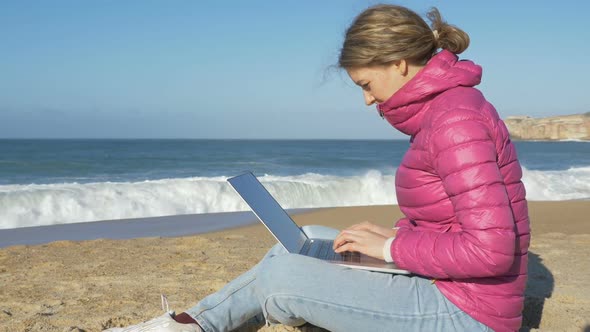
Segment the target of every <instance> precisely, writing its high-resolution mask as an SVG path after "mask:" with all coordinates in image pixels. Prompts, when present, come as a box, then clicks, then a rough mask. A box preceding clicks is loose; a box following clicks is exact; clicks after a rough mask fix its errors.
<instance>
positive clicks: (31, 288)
mask: <svg viewBox="0 0 590 332" xmlns="http://www.w3.org/2000/svg"><path fill="white" fill-rule="evenodd" d="M529 207H530V216H531V223H532V228H533V240H532V245H531V248H530V253H531V254H530V263H529V271H530V277H529V286H528V288H527V293H526V294H527V299H526V306H525V310H524V313H525V319H524V322H523V329H522V330H524V331H528V330H530V329H531V328H532V329H534V330H537V329H538V330H540V331H590V285H588V279H589V278H588V276H589V275H590V260H589V256H590V220H589V219H590V202H589V201H566V202H531V203H530V205H529ZM400 216H401V213H400V211H399V209H398V208H397V207H396V206H372V207H350V208H348V207H347V208H331V209H322V210H318V211H313V212H310V213H306V214H301V215H297V216H296V217H295V219H296V221H297V222H298V223H299V224H301V225H305V224H323V225H328V226H332V227H336V228H342V227H345V226H347V225H350V224H353V223H356V222H359V221H363V220H371V221H373V222H376V223H380V224H383V225H391V224H392V223H393V221H395V220H397V219H398V218H399V217H400ZM274 243H275V240H274V239H273V238H272V236H271V235H270V234H269V233H268V231H266V229H265V228H263V227H262V226H259V225H256V226H250V227H243V228H235V229H231V230H227V231H223V232H217V233H209V234H202V235H198V236H187V237H178V238H144V239H132V240H93V241H80V242H75V241H60V242H53V243H50V244H46V245H35V246H13V247H8V248H4V249H0V285H1V288H0V289H1V290H0V331H10V332H13V331H60V332H61V331H100V330H102V329H104V328H108V327H112V326H125V325H128V324H132V323H137V322H140V321H143V320H145V319H148V318H152V317H155V316H157V315H160V314H161V309H160V294H161V293H164V294H167V295H168V299H169V301H170V305H171V306H172V307H173V308H175V309H176V310H177V311H182V310H184V309H186V308H188V307H191V306H192V305H194V303H195V302H196V301H197V300H199V299H200V298H202V297H204V296H205V295H207V294H209V293H211V292H214V291H215V290H217V289H219V288H221V287H222V286H223V285H224V284H225V283H227V282H228V281H230V280H231V279H233V278H234V277H236V276H237V275H239V274H240V273H242V272H244V271H246V270H247V269H248V268H250V267H251V266H253V265H254V264H255V263H256V262H257V261H258V260H259V259H260V258H261V257H262V256H263V255H264V253H265V252H266V250H267V249H268V248H269V247H270V246H272V245H273V244H274ZM246 330H254V331H256V330H259V331H300V330H303V331H311V330H319V329H315V328H313V327H304V328H301V329H297V328H289V327H285V326H274V327H260V328H258V327H250V328H248V329H246Z"/></svg>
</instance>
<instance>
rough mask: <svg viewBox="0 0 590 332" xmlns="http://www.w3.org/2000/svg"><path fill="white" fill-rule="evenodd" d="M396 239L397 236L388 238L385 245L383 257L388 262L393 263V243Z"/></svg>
mask: <svg viewBox="0 0 590 332" xmlns="http://www.w3.org/2000/svg"><path fill="white" fill-rule="evenodd" d="M393 240H395V236H393V237H390V238H388V239H387V240H386V241H385V244H384V245H383V259H384V260H385V261H386V262H387V263H393V257H391V244H392V243H393Z"/></svg>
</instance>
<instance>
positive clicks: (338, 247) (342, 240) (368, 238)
mask: <svg viewBox="0 0 590 332" xmlns="http://www.w3.org/2000/svg"><path fill="white" fill-rule="evenodd" d="M386 240H387V238H386V237H384V236H382V235H379V234H376V233H373V232H371V231H366V230H345V231H342V232H341V233H340V234H339V235H338V237H337V238H336V239H335V240H334V251H336V252H338V253H340V252H344V251H357V252H360V253H363V254H365V255H368V256H372V257H376V258H380V259H383V246H384V245H385V241H386Z"/></svg>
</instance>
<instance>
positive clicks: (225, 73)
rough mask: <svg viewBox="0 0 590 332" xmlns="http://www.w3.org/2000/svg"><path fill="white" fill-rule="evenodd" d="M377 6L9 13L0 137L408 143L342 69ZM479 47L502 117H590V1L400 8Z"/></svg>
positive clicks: (1, 71)
mask: <svg viewBox="0 0 590 332" xmlns="http://www.w3.org/2000/svg"><path fill="white" fill-rule="evenodd" d="M376 3H378V2H377V1H345V0H332V1H311V0H309V1H271V0H268V1H114V0H112V1H110V0H109V1H107V0H101V1H98V0H97V1H78V0H76V1H74V0H72V1H61V0H53V1H24V0H13V1H0V45H1V46H0V137H5V138H6V137H11V138H13V137H14V138H25V137H27V138H31V137H32V138H402V137H403V135H402V134H399V133H397V132H396V131H395V130H394V129H393V128H391V127H390V126H389V125H388V124H387V123H386V122H385V121H383V120H381V118H379V117H378V116H377V113H376V111H375V110H374V107H370V108H368V107H366V106H364V104H363V99H362V95H361V91H360V89H359V88H358V87H356V86H354V85H353V84H352V83H351V82H350V81H349V79H348V77H347V75H346V74H345V73H344V72H338V71H334V70H332V71H330V70H327V68H328V67H329V66H330V65H332V64H335V63H336V61H337V57H338V51H339V48H340V46H341V43H342V40H343V35H344V31H345V29H346V28H347V27H348V25H349V24H350V22H351V21H352V19H353V18H354V16H355V15H356V14H358V13H359V12H361V11H362V10H363V9H365V8H366V7H368V6H369V5H373V4H376ZM396 3H397V4H401V5H405V6H408V7H410V8H412V9H414V10H415V11H417V12H418V13H420V14H422V15H423V14H425V13H426V12H427V10H428V8H429V7H431V6H437V7H438V8H439V10H440V11H441V13H442V14H443V17H444V18H446V19H447V21H448V22H449V23H452V24H455V25H457V26H459V27H461V28H462V29H464V30H465V31H466V32H467V33H469V35H470V37H471V40H472V43H471V45H470V47H469V49H468V50H467V51H466V52H465V53H464V54H463V55H462V58H467V59H471V60H474V61H475V62H477V63H479V64H481V65H482V66H483V67H484V76H483V83H482V84H481V85H480V89H481V90H482V91H483V92H484V94H485V95H486V96H487V97H488V99H489V100H490V101H491V102H492V103H493V104H494V105H495V106H496V108H497V109H498V111H499V113H500V115H501V116H503V117H506V116H509V115H521V114H526V115H531V116H536V117H538V116H548V115H559V114H572V113H583V112H588V111H590V102H589V97H588V95H589V93H588V87H589V84H588V81H589V76H590V61H589V59H590V23H589V22H590V20H588V17H587V15H588V12H590V2H587V1H579V0H577V1H486V2H482V1H399V2H396Z"/></svg>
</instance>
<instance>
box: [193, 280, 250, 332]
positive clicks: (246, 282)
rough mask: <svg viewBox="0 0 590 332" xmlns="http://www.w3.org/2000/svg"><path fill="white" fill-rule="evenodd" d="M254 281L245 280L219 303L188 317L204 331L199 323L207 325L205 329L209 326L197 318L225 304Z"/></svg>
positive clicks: (200, 318)
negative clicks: (196, 322)
mask: <svg viewBox="0 0 590 332" xmlns="http://www.w3.org/2000/svg"><path fill="white" fill-rule="evenodd" d="M254 280H256V277H252V278H250V279H247V280H245V281H244V282H242V283H240V284H239V285H238V287H236V288H235V289H234V290H233V291H232V292H229V293H228V294H226V295H225V296H224V297H223V299H221V300H220V301H217V303H216V304H215V305H214V306H211V307H209V308H205V309H201V310H199V312H198V313H196V314H190V313H189V315H190V316H191V317H193V319H195V320H196V321H198V322H199V325H201V327H203V329H205V327H204V326H203V324H201V323H204V325H207V327H209V326H210V324H209V323H207V322H206V321H205V320H204V319H203V318H202V317H199V316H201V315H202V314H204V313H205V312H207V311H211V310H213V309H215V308H217V307H218V306H219V305H221V304H222V303H223V302H225V301H226V300H227V299H229V298H230V297H231V296H232V295H234V294H235V293H236V292H237V291H239V290H241V289H242V288H244V287H246V286H247V285H248V284H251V283H252V282H254ZM187 313H188V312H187ZM206 330H209V329H208V328H207V329H206Z"/></svg>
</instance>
